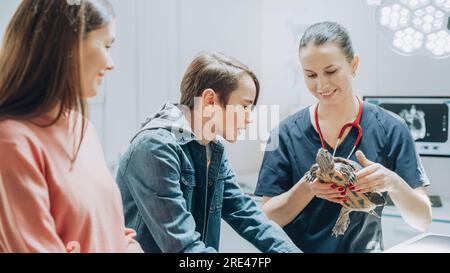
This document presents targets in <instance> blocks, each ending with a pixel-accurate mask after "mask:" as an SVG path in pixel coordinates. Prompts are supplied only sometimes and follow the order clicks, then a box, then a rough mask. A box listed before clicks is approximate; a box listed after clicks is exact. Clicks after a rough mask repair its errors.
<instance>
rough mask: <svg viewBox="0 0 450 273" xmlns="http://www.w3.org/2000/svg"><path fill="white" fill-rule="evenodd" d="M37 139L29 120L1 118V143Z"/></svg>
mask: <svg viewBox="0 0 450 273" xmlns="http://www.w3.org/2000/svg"><path fill="white" fill-rule="evenodd" d="M30 140H36V134H35V133H34V131H33V128H32V125H31V124H30V123H29V122H28V121H22V120H16V119H5V120H0V144H4V143H21V142H24V141H26V142H28V141H30Z"/></svg>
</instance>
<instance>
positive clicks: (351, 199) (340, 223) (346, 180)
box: [306, 148, 386, 237]
mask: <svg viewBox="0 0 450 273" xmlns="http://www.w3.org/2000/svg"><path fill="white" fill-rule="evenodd" d="M316 162H317V163H316V164H314V165H313V166H312V167H311V169H310V171H309V172H308V173H307V176H306V180H307V182H309V183H312V182H313V181H314V180H316V179H317V178H318V179H319V180H320V181H324V182H327V183H334V184H336V185H338V187H342V188H345V189H346V191H347V193H348V194H347V196H346V198H347V200H348V202H346V203H344V204H342V209H341V213H340V215H339V217H338V219H337V221H336V225H335V226H334V228H333V233H332V234H333V235H334V236H336V237H337V236H338V235H343V234H344V233H345V231H346V230H347V227H348V225H349V223H350V218H349V213H350V212H352V211H362V212H367V213H370V214H371V215H373V216H376V217H380V216H378V214H377V213H376V212H375V211H374V209H375V208H376V207H378V206H384V205H385V203H386V200H385V198H384V196H383V195H382V194H381V193H379V192H369V193H359V192H354V191H350V190H349V187H350V186H351V185H353V184H355V183H357V177H356V172H357V171H358V170H360V169H361V166H360V165H359V164H358V163H357V162H354V161H351V160H347V159H344V158H341V157H334V158H333V156H332V155H331V154H330V153H329V152H328V151H327V150H326V149H323V148H321V149H319V151H318V152H317V157H316Z"/></svg>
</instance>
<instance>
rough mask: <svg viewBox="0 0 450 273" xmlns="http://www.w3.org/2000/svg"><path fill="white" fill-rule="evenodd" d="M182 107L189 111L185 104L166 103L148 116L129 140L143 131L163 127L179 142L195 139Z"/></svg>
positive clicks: (183, 142)
mask: <svg viewBox="0 0 450 273" xmlns="http://www.w3.org/2000/svg"><path fill="white" fill-rule="evenodd" d="M182 109H183V110H186V111H189V108H187V107H186V106H180V104H177V103H170V102H169V103H166V104H165V105H164V106H163V107H162V109H161V110H159V111H158V112H157V113H155V114H154V115H152V116H150V117H148V118H147V119H146V120H145V121H144V122H143V123H142V124H141V129H140V130H139V131H138V132H137V133H136V134H135V135H134V137H133V138H132V139H131V141H133V140H134V139H135V138H136V137H137V136H138V135H139V134H140V133H142V132H143V131H146V130H152V129H165V130H168V131H170V132H171V133H172V134H173V135H174V137H175V138H176V139H177V141H178V142H181V144H185V143H188V142H190V141H192V140H197V137H196V136H195V135H194V133H193V132H192V129H191V125H190V124H189V122H188V120H187V119H186V117H185V115H184V114H183V111H182ZM197 141H198V140H197Z"/></svg>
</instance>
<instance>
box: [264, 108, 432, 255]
mask: <svg viewBox="0 0 450 273" xmlns="http://www.w3.org/2000/svg"><path fill="white" fill-rule="evenodd" d="M361 126H362V128H363V137H362V140H361V143H360V144H359V146H358V149H359V150H361V151H362V152H364V154H365V155H366V157H367V158H368V159H369V160H371V161H373V162H377V163H380V164H382V165H383V166H385V167H386V168H388V169H390V170H392V171H394V172H396V173H397V174H398V175H400V176H401V177H402V178H403V179H404V180H405V181H406V182H407V183H408V184H409V185H410V186H411V188H413V189H414V188H417V187H422V186H428V185H429V180H428V177H427V175H426V173H425V171H424V169H423V167H422V163H421V161H420V158H419V156H418V154H417V152H416V148H415V144H414V140H413V138H412V135H411V133H410V131H409V128H408V126H407V125H406V123H405V122H404V121H403V120H402V119H401V118H400V117H399V116H397V115H395V114H393V113H392V112H388V111H386V110H384V109H382V108H380V107H378V106H375V105H372V104H369V103H366V102H365V103H364V104H363V115H362V118H361ZM357 135H358V130H357V129H356V128H353V129H352V130H351V131H350V133H349V134H348V135H347V137H346V138H345V139H344V141H343V142H342V144H341V145H340V146H339V147H338V149H337V151H336V156H340V157H345V158H346V157H347V156H348V154H349V153H350V151H351V149H352V147H353V145H354V143H355V140H356V137H357ZM277 141H278V147H277V148H276V149H275V150H273V151H267V152H266V153H265V155H264V160H263V163H262V167H261V170H260V173H259V178H258V184H257V187H256V191H255V194H256V195H259V196H268V197H273V196H277V195H280V194H282V193H284V192H286V191H288V190H290V189H291V188H292V187H293V186H294V185H295V184H296V183H298V181H299V180H300V179H301V178H302V177H303V176H304V175H305V173H306V172H307V171H308V170H309V169H310V167H311V166H312V165H313V164H314V163H315V159H316V154H317V151H318V150H319V149H320V148H321V142H320V137H319V134H318V133H317V131H316V130H315V128H314V127H313V125H312V123H311V119H310V113H309V108H305V109H303V110H301V111H299V112H298V113H296V114H294V115H292V116H290V117H288V118H287V119H286V120H284V121H283V122H281V123H280V125H279V127H278V128H276V129H275V130H274V131H273V132H272V135H271V138H270V139H269V143H268V146H269V145H273V144H276V142H277ZM327 148H328V151H330V152H332V151H333V149H332V148H331V147H330V146H329V145H327ZM350 159H351V160H354V161H357V159H356V156H355V154H353V155H352V157H351V158H350ZM341 208H342V206H341V205H339V204H336V203H333V202H330V201H327V200H324V199H320V198H314V199H313V200H312V201H311V202H310V203H309V204H308V205H307V206H306V207H305V208H304V210H303V211H302V212H301V213H300V214H299V215H298V216H297V217H296V218H295V219H294V220H293V221H292V222H291V223H290V224H288V225H287V226H285V227H284V230H285V231H286V233H287V234H288V235H289V236H290V237H291V239H292V240H293V241H294V243H295V244H296V245H297V246H298V247H299V248H300V249H301V250H302V251H304V252H378V251H382V250H383V241H382V232H381V219H379V218H377V217H374V216H372V215H370V214H368V213H365V212H351V213H350V220H351V222H350V225H349V227H348V229H347V231H346V232H345V234H344V235H342V236H339V237H337V238H335V237H334V236H332V235H331V234H332V229H333V227H334V225H335V223H336V220H337V218H338V216H339V213H340V210H341ZM382 210H383V207H378V208H377V209H376V212H377V213H378V215H382Z"/></svg>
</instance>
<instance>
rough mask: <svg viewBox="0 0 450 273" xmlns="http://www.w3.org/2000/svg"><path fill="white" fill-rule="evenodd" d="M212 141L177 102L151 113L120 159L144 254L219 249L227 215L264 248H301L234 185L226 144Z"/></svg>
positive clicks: (128, 212)
mask: <svg viewBox="0 0 450 273" xmlns="http://www.w3.org/2000/svg"><path fill="white" fill-rule="evenodd" d="M210 145H211V163H210V166H209V168H207V159H206V146H204V145H202V144H200V143H199V142H198V141H197V140H196V137H195V135H194V134H193V133H192V130H191V128H190V125H189V123H188V122H187V120H186V119H185V117H184V115H183V112H182V111H181V110H180V108H179V107H178V106H176V105H174V104H170V103H168V104H166V105H165V106H164V107H163V109H162V110H161V111H160V112H158V113H157V114H156V115H154V116H153V117H151V118H149V119H148V120H147V121H146V122H145V123H144V124H143V128H142V129H141V130H140V131H139V132H138V133H137V134H136V135H135V137H134V138H133V139H132V141H131V145H130V146H129V148H128V150H127V151H126V153H125V154H124V155H123V156H122V157H121V159H120V162H119V169H118V173H117V183H118V184H119V188H120V190H121V193H122V199H123V204H124V212H125V221H126V226H127V227H130V228H133V229H135V230H136V232H137V240H138V241H139V243H140V244H141V246H142V248H143V249H144V251H146V252H169V253H177V252H217V251H218V249H219V239H220V226H221V219H222V218H223V219H224V220H225V221H226V222H227V223H228V224H229V225H230V226H231V227H232V228H233V229H234V230H236V231H237V232H238V233H239V234H240V235H241V236H242V237H243V238H245V239H246V240H247V241H249V242H251V243H253V244H254V245H255V246H256V247H257V248H258V249H259V250H260V251H262V252H300V250H299V249H298V248H297V247H296V246H295V245H294V244H293V243H292V241H291V240H290V239H289V237H288V236H287V235H286V234H285V232H284V231H283V230H282V228H281V227H279V226H278V225H277V224H275V223H274V222H272V221H270V220H269V219H268V218H267V217H266V216H265V215H264V214H263V213H262V212H261V211H260V209H259V208H258V207H257V205H256V203H255V202H254V201H253V200H252V199H251V198H250V197H248V196H247V195H245V194H244V193H243V192H242V190H241V189H240V188H239V186H238V185H237V184H236V179H235V173H234V172H233V170H232V169H231V168H230V165H229V163H228V160H227V158H226V155H225V151H224V146H223V144H222V142H221V141H213V142H211V143H210Z"/></svg>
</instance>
